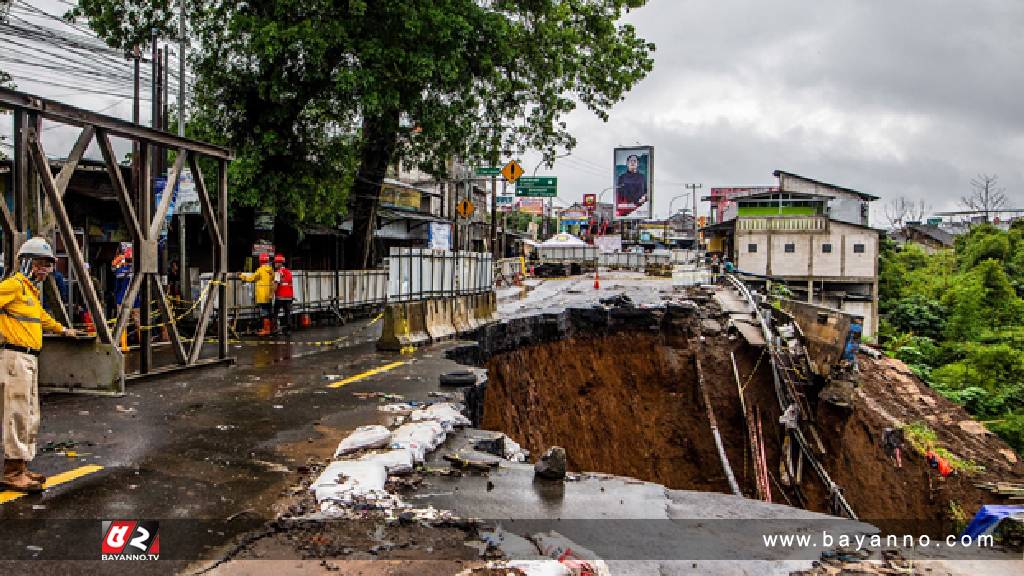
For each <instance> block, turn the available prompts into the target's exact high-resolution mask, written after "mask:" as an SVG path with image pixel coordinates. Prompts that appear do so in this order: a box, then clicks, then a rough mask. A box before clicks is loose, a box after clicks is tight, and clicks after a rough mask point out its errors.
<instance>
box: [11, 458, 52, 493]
mask: <svg viewBox="0 0 1024 576" xmlns="http://www.w3.org/2000/svg"><path fill="white" fill-rule="evenodd" d="M4 486H6V487H7V488H10V489H11V490H16V491H18V492H42V491H43V485H42V483H40V482H38V481H36V480H33V479H32V478H31V477H30V476H29V475H28V469H27V468H25V461H24V460H10V459H8V460H4Z"/></svg>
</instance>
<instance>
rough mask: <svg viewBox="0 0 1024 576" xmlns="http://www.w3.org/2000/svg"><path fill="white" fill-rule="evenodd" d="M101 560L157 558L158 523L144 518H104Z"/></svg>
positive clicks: (158, 556)
mask: <svg viewBox="0 0 1024 576" xmlns="http://www.w3.org/2000/svg"><path fill="white" fill-rule="evenodd" d="M102 538H103V539H102V540H101V541H100V559H101V560H159V559H160V523H159V522H156V521H145V520H104V521H103V525H102Z"/></svg>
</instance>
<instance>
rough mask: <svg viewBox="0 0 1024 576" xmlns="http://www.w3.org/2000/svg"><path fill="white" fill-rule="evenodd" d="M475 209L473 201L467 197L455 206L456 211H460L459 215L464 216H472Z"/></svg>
mask: <svg viewBox="0 0 1024 576" xmlns="http://www.w3.org/2000/svg"><path fill="white" fill-rule="evenodd" d="M473 210H475V208H474V207H473V203H472V202H471V201H469V200H465V199H464V200H462V201H461V202H459V204H458V206H456V207H455V211H456V212H458V213H459V216H462V217H463V218H469V217H470V216H472V215H473Z"/></svg>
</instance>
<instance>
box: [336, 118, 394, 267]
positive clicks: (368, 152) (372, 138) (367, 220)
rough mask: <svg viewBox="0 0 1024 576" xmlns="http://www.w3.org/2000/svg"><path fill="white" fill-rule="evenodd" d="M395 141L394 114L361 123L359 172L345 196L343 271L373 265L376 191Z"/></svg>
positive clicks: (378, 201)
mask: <svg viewBox="0 0 1024 576" xmlns="http://www.w3.org/2000/svg"><path fill="white" fill-rule="evenodd" d="M397 140H398V111H386V112H383V113H381V114H378V115H376V116H370V117H367V118H365V119H364V120H363V145H362V148H361V150H360V153H359V169H358V170H357V171H356V180H355V182H354V183H353V184H352V192H351V194H350V197H349V208H350V210H351V213H352V235H351V236H350V237H349V238H348V240H347V241H346V242H345V268H346V269H348V270H362V269H366V268H370V267H371V266H372V265H373V263H374V259H375V258H374V257H375V255H374V254H373V244H374V243H373V234H374V232H375V231H376V230H377V206H378V205H379V204H380V188H381V184H383V182H384V176H385V175H386V173H387V169H388V165H389V164H390V162H391V156H392V155H393V154H394V152H395V144H396V142H397Z"/></svg>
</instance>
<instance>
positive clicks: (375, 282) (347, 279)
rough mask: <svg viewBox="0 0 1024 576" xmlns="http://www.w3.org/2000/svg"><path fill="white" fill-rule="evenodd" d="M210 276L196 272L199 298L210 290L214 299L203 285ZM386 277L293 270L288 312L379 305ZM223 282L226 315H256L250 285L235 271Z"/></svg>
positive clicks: (371, 273)
mask: <svg viewBox="0 0 1024 576" xmlns="http://www.w3.org/2000/svg"><path fill="white" fill-rule="evenodd" d="M211 279H212V275H211V274H209V273H207V274H202V275H201V276H200V278H199V282H200V288H201V290H200V294H201V298H200V300H204V299H205V297H206V295H207V294H210V293H212V294H213V295H214V298H215V299H216V297H217V292H216V291H211V290H208V289H207V287H208V285H209V283H210V280H211ZM387 281H388V272H387V270H338V271H329V270H328V271H314V270H294V271H292V285H293V290H294V293H295V297H294V299H293V300H292V314H313V313H317V312H327V311H333V312H335V313H340V312H341V311H343V310H351V309H359V308H365V307H370V306H382V305H384V304H385V303H387V299H388V298H387ZM226 284H227V299H226V300H227V301H226V303H225V304H226V307H225V309H226V310H227V314H228V317H229V318H232V319H236V320H248V319H253V318H258V317H259V309H258V307H257V306H256V302H255V299H254V290H253V285H252V284H251V283H249V282H243V281H242V280H241V279H240V278H239V277H238V276H237V275H234V276H229V277H228V279H227V280H226ZM215 303H216V300H215ZM201 308H202V306H197V307H196V309H201Z"/></svg>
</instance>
